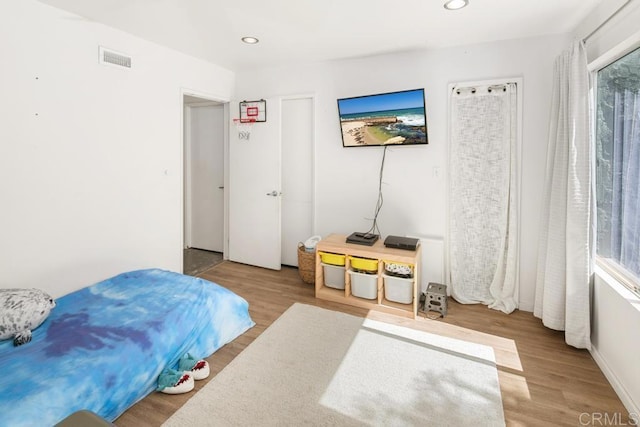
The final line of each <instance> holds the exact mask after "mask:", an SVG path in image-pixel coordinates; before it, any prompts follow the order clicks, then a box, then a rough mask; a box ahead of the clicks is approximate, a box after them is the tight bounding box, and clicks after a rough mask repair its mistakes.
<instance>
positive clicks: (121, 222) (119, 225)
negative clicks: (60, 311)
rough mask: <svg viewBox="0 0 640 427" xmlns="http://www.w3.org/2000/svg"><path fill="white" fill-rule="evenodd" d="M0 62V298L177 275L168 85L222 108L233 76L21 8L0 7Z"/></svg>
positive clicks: (177, 156)
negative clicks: (143, 273)
mask: <svg viewBox="0 0 640 427" xmlns="http://www.w3.org/2000/svg"><path fill="white" fill-rule="evenodd" d="M99 45H103V46H106V47H108V48H111V49H114V50H117V51H121V52H123V53H126V54H129V55H131V56H132V57H133V61H132V63H133V66H132V69H131V70H123V69H117V68H113V67H107V66H104V65H99V64H98V46H99ZM0 57H1V58H2V66H1V68H0V93H1V94H2V96H1V97H0V200H1V202H0V203H1V204H2V205H1V208H0V287H39V288H42V289H45V290H47V291H49V292H51V294H52V295H53V296H55V297H57V296H60V295H62V294H65V293H68V292H70V291H72V290H75V289H78V288H80V287H83V286H85V285H88V284H91V283H94V282H96V281H98V280H101V279H104V278H107V277H109V276H111V275H114V274H117V273H120V272H122V271H125V270H131V269H138V268H146V267H160V268H165V269H170V270H175V271H181V269H182V215H183V214H182V194H183V190H182V134H181V121H182V94H181V88H189V89H192V90H193V91H195V93H202V94H208V97H211V98H214V99H223V100H224V99H229V98H230V97H231V94H232V90H233V86H234V74H233V73H232V72H230V71H228V70H226V69H223V68H220V67H218V66H215V65H212V64H210V63H207V62H204V61H201V60H198V59H195V58H191V57H188V56H186V55H183V54H180V53H177V52H175V51H172V50H169V49H166V48H163V47H160V46H158V45H155V44H152V43H149V42H146V41H144V40H141V39H138V38H136V37H133V36H131V35H128V34H126V33H123V32H121V31H118V30H114V29H111V28H108V27H105V26H103V25H100V24H96V23H94V22H90V21H87V20H85V19H83V18H81V17H79V16H76V15H73V14H70V13H67V12H63V11H61V10H58V9H55V8H52V7H49V6H46V5H43V4H41V3H38V2H36V1H33V0H21V1H11V2H9V1H5V2H1V3H0Z"/></svg>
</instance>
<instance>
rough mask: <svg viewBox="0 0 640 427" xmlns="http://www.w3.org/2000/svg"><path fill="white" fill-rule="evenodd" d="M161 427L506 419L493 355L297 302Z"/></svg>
mask: <svg viewBox="0 0 640 427" xmlns="http://www.w3.org/2000/svg"><path fill="white" fill-rule="evenodd" d="M214 363H215V357H214ZM163 425H164V426H257V425H260V426H299V425H314V426H361V425H375V426H411V425H415V426H492V427H493V426H502V425H504V416H503V410H502V400H501V396H500V387H499V384H498V373H497V371H496V368H495V358H494V354H493V349H492V348H490V347H486V346H482V345H478V344H472V343H468V342H464V341H460V340H454V339H451V338H445V337H441V336H438V335H433V334H428V333H425V332H420V331H415V330H412V329H408V328H404V327H400V326H393V325H389V324H387V323H382V322H377V321H373V320H368V319H363V318H360V317H355V316H351V315H348V314H344V313H339V312H335V311H330V310H325V309H322V308H318V307H313V306H309V305H304V304H294V305H293V306H292V307H290V308H289V309H288V310H287V311H286V312H285V313H284V314H283V315H282V316H281V317H280V318H278V319H277V320H276V321H275V322H274V323H273V324H272V325H271V326H270V327H269V328H268V329H267V330H266V331H264V332H263V333H262V334H261V335H260V336H259V337H258V338H257V339H256V340H255V341H254V342H253V343H251V344H250V345H249V346H248V347H247V348H246V349H245V350H244V351H243V352H242V353H240V354H239V355H238V356H237V357H236V358H235V359H234V360H233V361H232V362H231V363H229V365H228V366H226V367H225V368H224V369H223V370H222V371H221V372H220V373H218V375H217V376H216V377H215V378H213V379H212V380H211V381H210V382H209V383H208V384H207V385H206V386H205V387H204V388H202V390H200V391H199V392H198V393H197V394H196V395H195V396H194V397H192V398H191V399H190V400H189V401H188V402H187V403H186V404H185V405H184V406H183V407H182V408H180V409H179V410H178V411H177V412H176V413H175V414H174V415H173V416H172V417H171V418H169V420H167V422H166V423H165V424H163Z"/></svg>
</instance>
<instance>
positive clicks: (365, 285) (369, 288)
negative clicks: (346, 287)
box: [349, 270, 378, 299]
mask: <svg viewBox="0 0 640 427" xmlns="http://www.w3.org/2000/svg"><path fill="white" fill-rule="evenodd" d="M349 274H350V275H351V294H352V295H353V296H356V297H359V298H365V299H376V298H378V275H377V274H365V273H358V272H356V271H351V270H350V271H349Z"/></svg>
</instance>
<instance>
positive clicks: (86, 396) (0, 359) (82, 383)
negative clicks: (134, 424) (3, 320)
mask: <svg viewBox="0 0 640 427" xmlns="http://www.w3.org/2000/svg"><path fill="white" fill-rule="evenodd" d="M56 304H57V306H56V307H55V308H54V309H53V311H52V313H51V315H50V316H49V318H48V319H47V320H46V321H45V322H44V323H43V324H42V325H41V326H40V327H38V328H37V329H35V330H34V331H33V340H32V341H31V342H30V343H28V344H24V345H22V346H19V347H14V346H13V343H12V341H11V340H6V341H0V425H2V426H4V425H7V426H12V427H13V426H40V425H42V426H44V425H53V424H55V423H57V422H59V421H60V420H62V419H64V418H65V417H67V416H68V415H70V414H72V413H73V412H75V411H78V410H81V409H88V410H91V411H93V412H95V413H97V414H98V415H100V416H102V417H104V418H105V419H107V420H110V421H112V420H114V419H115V418H116V417H118V416H119V415H120V414H122V413H123V412H124V411H125V410H126V409H127V408H128V407H129V406H131V405H132V404H134V403H135V402H137V401H139V400H140V399H142V398H143V397H144V396H146V395H147V394H149V393H150V392H152V391H153V390H154V389H155V388H156V384H157V378H158V375H159V374H160V372H161V371H162V370H163V369H164V368H165V367H176V366H177V362H178V359H179V358H180V357H181V356H183V355H184V354H185V353H191V355H193V356H195V357H198V358H202V357H207V356H209V355H210V354H211V353H213V352H214V351H216V350H217V349H219V348H220V347H222V346H223V345H224V344H226V343H228V342H230V341H232V340H233V339H234V338H236V337H237V336H238V335H240V334H242V333H243V332H245V331H246V330H247V329H249V328H251V327H252V326H253V325H254V323H253V321H252V320H251V318H250V317H249V313H248V304H247V302H246V301H245V300H244V299H242V298H240V297H239V296H238V295H236V294H234V293H233V292H231V291H229V290H228V289H225V288H223V287H221V286H219V285H216V284H213V283H211V282H207V281H205V280H202V279H199V278H195V277H190V276H184V275H182V274H178V273H172V272H168V271H162V270H157V269H152V270H140V271H134V272H129V273H123V274H120V275H118V276H116V277H113V278H111V279H108V280H105V281H103V282H100V283H97V284H95V285H93V286H90V287H87V288H84V289H81V290H79V291H76V292H74V293H71V294H69V295H66V296H64V297H62V298H59V299H58V300H56Z"/></svg>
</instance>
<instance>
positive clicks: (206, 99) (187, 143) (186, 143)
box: [179, 88, 230, 271]
mask: <svg viewBox="0 0 640 427" xmlns="http://www.w3.org/2000/svg"><path fill="white" fill-rule="evenodd" d="M185 95H187V96H193V97H196V98H201V99H203V102H202V103H193V104H191V105H189V106H187V105H186V104H185V103H184V96H185ZM179 102H180V104H179V106H180V201H179V205H180V236H181V239H180V244H181V247H180V251H181V253H182V251H183V250H184V249H185V247H186V246H185V245H186V243H187V239H189V241H190V236H186V235H185V229H190V225H191V216H190V215H191V212H190V205H189V203H186V201H187V200H190V199H191V186H190V185H189V181H188V180H187V179H186V176H187V173H188V172H190V170H191V166H190V157H189V156H188V153H189V150H190V148H191V132H190V129H189V128H188V127H186V126H185V123H189V121H188V119H189V117H190V110H191V106H195V107H198V106H207V105H212V104H213V103H216V104H222V105H223V108H224V125H223V148H222V149H223V153H224V156H223V157H224V159H223V168H224V171H223V175H224V184H223V185H224V187H225V190H226V189H228V188H229V102H230V100H229V99H228V98H224V97H221V96H217V95H212V94H208V93H204V92H201V91H197V90H193V89H189V88H180V98H179ZM223 200H224V214H223V215H224V220H223V253H222V258H223V259H225V260H226V259H228V252H229V192H228V191H224V196H223ZM183 264H184V260H183V257H182V256H180V265H181V266H182V268H181V270H182V271H184V265H183Z"/></svg>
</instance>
